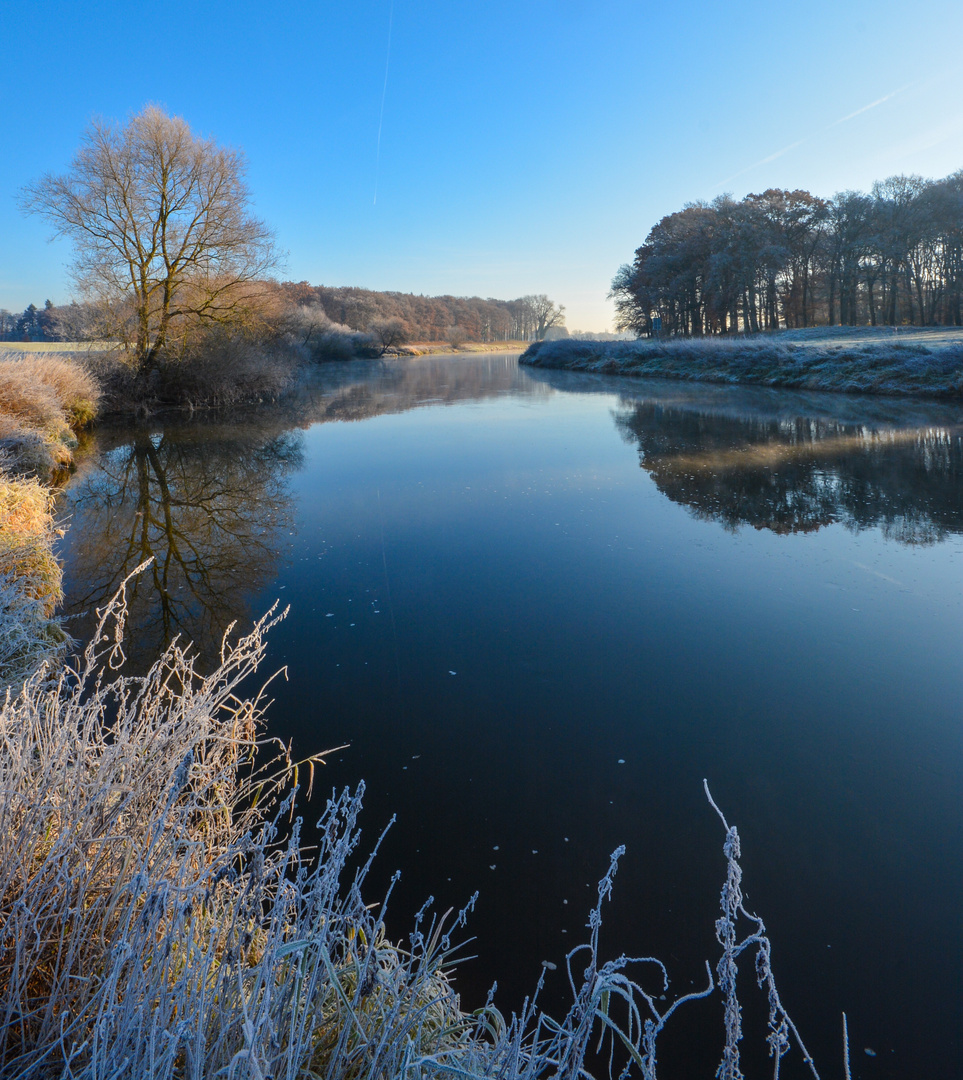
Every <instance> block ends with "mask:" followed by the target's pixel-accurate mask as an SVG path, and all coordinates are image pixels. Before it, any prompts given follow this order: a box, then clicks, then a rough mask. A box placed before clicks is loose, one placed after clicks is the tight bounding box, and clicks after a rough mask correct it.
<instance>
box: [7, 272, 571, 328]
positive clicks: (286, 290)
mask: <svg viewBox="0 0 963 1080" xmlns="http://www.w3.org/2000/svg"><path fill="white" fill-rule="evenodd" d="M265 297H266V299H267V300H268V304H267V307H268V308H269V309H270V311H271V317H272V318H273V319H274V320H275V321H276V322H277V323H278V324H279V325H281V326H283V325H284V324H285V318H286V317H295V316H310V315H312V313H314V314H318V315H320V316H322V318H323V320H326V321H327V322H329V323H331V324H334V325H335V326H338V327H341V328H343V329H346V330H350V331H357V332H359V333H371V332H374V333H378V332H379V331H383V330H384V328H385V327H386V326H388V325H390V326H391V327H392V328H397V333H396V335H395V336H396V340H397V341H399V342H400V341H446V340H452V339H453V337H454V336H455V335H456V333H457V337H458V339H460V340H464V341H486V342H494V341H540V340H541V339H542V338H544V337H545V336H546V334H548V335H549V336H552V334H567V331H566V330H565V328H564V322H565V308H564V306H562V305H561V304H556V303H555V302H554V301H553V300H550V299H549V298H548V297H547V296H546V295H545V294H544V293H539V294H537V295H531V296H521V297H519V298H518V299H517V300H493V299H487V300H483V299H481V298H480V297H477V296H473V297H464V296H415V295H413V294H411V293H400V292H373V291H372V290H370V289H360V288H355V287H352V286H347V287H342V286H331V285H309V284H308V282H306V281H300V282H297V283H295V282H293V281H285V282H281V283H280V284H270V283H266V284H265ZM104 323H105V318H104V316H103V312H102V310H101V307H100V305H98V304H97V303H95V302H94V303H80V304H77V303H71V304H63V305H60V306H56V305H54V304H52V303H51V302H50V301H49V300H47V301H46V302H45V304H44V306H43V307H42V308H38V307H37V306H36V305H35V304H30V305H29V306H28V307H27V308H26V309H25V310H24V311H22V312H11V311H7V310H5V309H0V341H84V340H89V339H91V338H101V337H103V336H104V334H105V330H104Z"/></svg>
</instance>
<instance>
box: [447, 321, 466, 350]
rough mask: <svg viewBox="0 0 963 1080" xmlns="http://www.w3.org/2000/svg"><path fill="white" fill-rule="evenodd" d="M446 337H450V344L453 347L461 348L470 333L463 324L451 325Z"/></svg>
mask: <svg viewBox="0 0 963 1080" xmlns="http://www.w3.org/2000/svg"><path fill="white" fill-rule="evenodd" d="M445 337H446V338H447V339H448V344H449V345H450V346H451V347H452V348H453V349H460V348H461V347H462V345H464V344H465V342H466V341H467V340H468V334H467V333H466V332H465V328H464V327H463V326H449V327H448V330H447V331H446V333H445Z"/></svg>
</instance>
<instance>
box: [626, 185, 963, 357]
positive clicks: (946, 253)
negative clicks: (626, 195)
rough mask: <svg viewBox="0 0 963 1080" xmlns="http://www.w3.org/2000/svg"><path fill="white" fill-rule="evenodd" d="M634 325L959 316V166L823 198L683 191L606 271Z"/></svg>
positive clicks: (747, 325)
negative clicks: (709, 197)
mask: <svg viewBox="0 0 963 1080" xmlns="http://www.w3.org/2000/svg"><path fill="white" fill-rule="evenodd" d="M609 295H610V297H611V298H612V299H613V300H614V301H615V308H616V325H617V326H618V328H619V329H623V330H631V331H633V332H635V333H636V334H637V335H638V336H643V335H653V334H658V333H668V334H685V335H702V334H726V333H756V332H758V331H760V330H777V329H779V328H782V327H785V328H787V329H789V328H798V327H806V326H827V325H828V326H836V325H843V326H865V325H870V326H880V325H882V326H900V325H914V326H960V325H963V170H960V171H958V172H955V173H953V174H951V175H950V176H947V177H945V178H944V179H942V180H927V179H924V178H923V177H920V176H892V177H890V178H889V179H887V180H883V181H877V182H876V183H875V184H874V185H873V187H872V190H871V191H870V193H869V194H865V193H863V192H859V191H843V192H840V193H838V194H836V195H835V196H834V197H833V198H831V199H822V198H820V197H818V196H816V195H812V194H811V193H810V192H808V191H803V190H796V191H788V190H783V189H779V188H769V189H768V190H766V191H764V192H762V193H761V194H751V195H747V196H746V197H745V198H744V199H742V200H736V199H734V198H733V197H732V195H730V194H725V195H720V196H719V197H718V198H716V199H714V200H713V201H712V202H708V203H707V202H695V203H688V204H687V205H686V206H685V207H683V209H682V210H679V211H676V212H675V213H673V214H669V215H667V216H666V217H664V218H662V220H661V221H660V222H659V223H658V224H657V225H656V226H655V227H654V228H653V229H652V230H651V231H650V232H649V235H648V236H647V237H646V240H645V243H644V244H643V245H642V246H641V247H640V248H638V249H637V250H636V252H635V258H634V260H633V261H632V262H631V263H627V264H625V265H623V266H621V267H620V268H619V270H618V273H617V274H616V275H615V278H614V280H613V282H612V290H611V292H610V294H609Z"/></svg>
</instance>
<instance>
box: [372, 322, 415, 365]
mask: <svg viewBox="0 0 963 1080" xmlns="http://www.w3.org/2000/svg"><path fill="white" fill-rule="evenodd" d="M368 332H369V333H371V334H374V336H375V338H377V340H378V343H379V344H380V345H381V355H382V356H384V354H385V353H386V352H387V351H388V350H389V349H393V348H395V347H396V346H398V345H403V344H404V343H405V342H406V341H407V340H408V327H407V325H406V324H405V323H404V321H403V320H402V319H374V320H373V321H372V322H371V324H370V325H369V326H368Z"/></svg>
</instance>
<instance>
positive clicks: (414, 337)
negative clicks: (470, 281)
mask: <svg viewBox="0 0 963 1080" xmlns="http://www.w3.org/2000/svg"><path fill="white" fill-rule="evenodd" d="M281 289H282V291H283V292H284V295H285V298H286V299H287V300H289V301H290V302H292V303H294V304H296V305H298V306H299V307H319V308H320V309H321V310H322V311H323V312H324V314H325V315H326V316H327V317H328V318H329V319H330V320H331V322H333V323H338V324H340V325H341V326H347V327H349V328H350V329H351V330H362V331H364V330H368V329H369V328H371V327H372V326H373V325H375V324H376V323H378V322H384V321H385V320H392V319H400V320H401V322H402V323H403V324H404V325H405V327H406V336H407V339H408V340H410V341H444V340H446V338H447V337H448V336H449V331H450V330H451V329H452V328H453V327H459V328H460V329H461V330H462V332H463V335H464V337H465V340H467V341H540V340H541V339H542V338H544V337H545V334H546V333H547V332H548V331H549V330H551V329H552V328H554V327H560V326H561V325H562V324H563V323H564V322H565V314H564V313H565V308H564V307H563V306H562V305H560V304H556V303H554V301H552V300H550V299H549V298H548V297H547V296H545V295H544V294H539V295H536V296H521V297H519V298H518V299H517V300H493V299H491V298H489V299H487V300H482V299H481V297H478V296H472V297H467V296H415V295H414V294H412V293H400V292H373V291H372V290H371V289H359V288H354V287H351V286H331V285H309V284H308V283H307V282H306V281H301V282H298V283H297V284H295V283H294V282H292V281H286V282H284V283H283V284H282V285H281Z"/></svg>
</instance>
